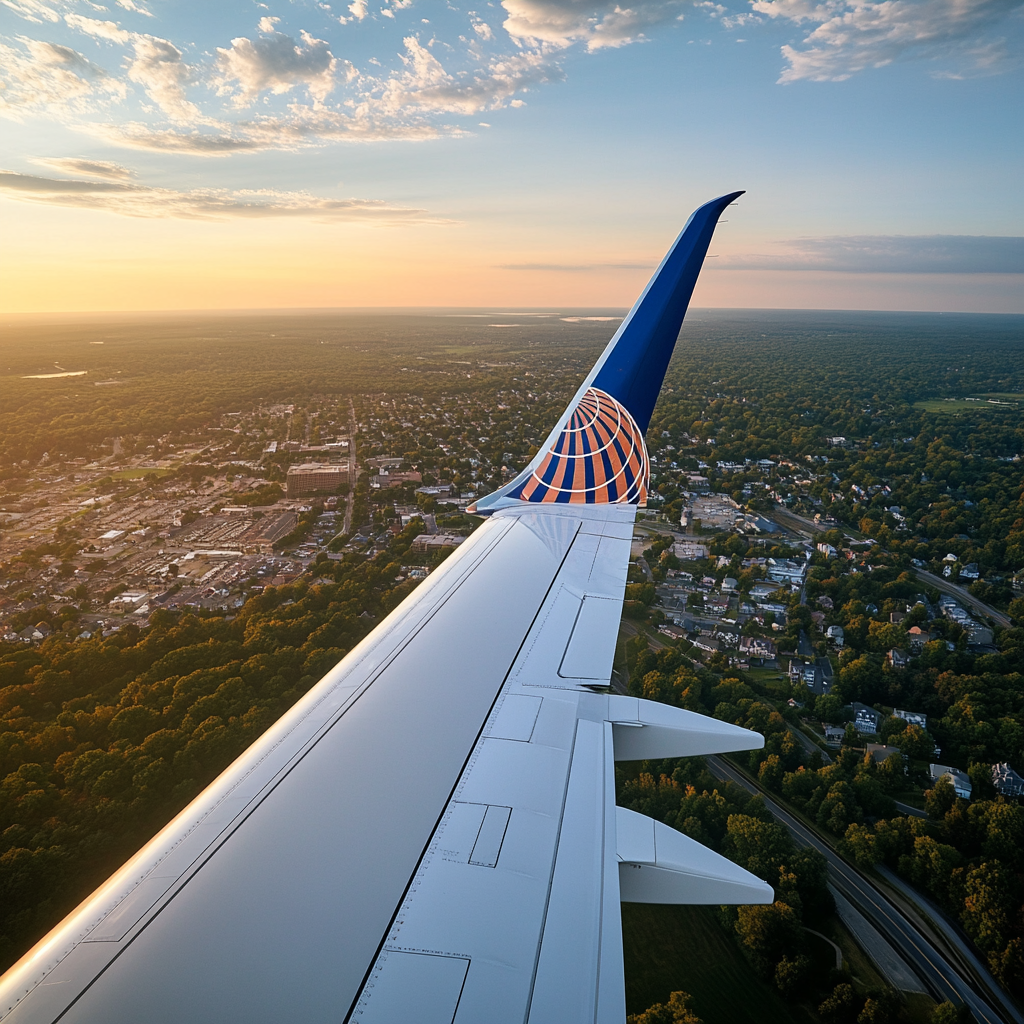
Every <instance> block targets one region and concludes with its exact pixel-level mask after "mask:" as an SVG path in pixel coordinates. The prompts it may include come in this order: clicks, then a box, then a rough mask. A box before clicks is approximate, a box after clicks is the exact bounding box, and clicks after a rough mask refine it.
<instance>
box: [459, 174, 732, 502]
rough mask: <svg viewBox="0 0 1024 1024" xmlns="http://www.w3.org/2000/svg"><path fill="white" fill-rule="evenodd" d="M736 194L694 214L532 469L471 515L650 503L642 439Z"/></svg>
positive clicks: (581, 388) (491, 496)
mask: <svg viewBox="0 0 1024 1024" xmlns="http://www.w3.org/2000/svg"><path fill="white" fill-rule="evenodd" d="M741 195H743V192H730V193H729V194H728V195H724V196H720V197H719V198H718V199H712V200H711V202H709V203H705V204H704V205H703V206H701V207H700V208H699V209H697V210H695V211H694V212H693V214H692V215H691V216H690V219H689V220H688V221H687V222H686V226H685V227H684V228H683V230H682V231H681V232H680V234H679V237H678V238H677V239H676V240H675V243H674V244H673V245H672V248H671V249H669V251H668V254H667V255H666V256H665V258H664V259H663V260H662V261H661V266H659V267H658V269H657V270H656V271H655V272H654V276H653V277H652V278H651V280H650V281H649V282H648V284H647V287H646V288H645V289H644V290H643V292H642V293H641V295H640V298H639V299H637V300H636V303H635V304H634V306H633V308H632V309H631V310H630V311H629V315H628V316H627V317H626V318H625V320H623V321H622V325H621V326H620V327H619V329H618V330H617V331H616V332H615V336H614V337H613V338H612V340H611V341H610V342H609V343H608V345H607V347H606V348H605V350H604V352H603V353H602V354H601V358H600V359H598V361H597V363H596V364H595V365H594V368H593V369H592V370H591V371H590V373H589V374H588V375H587V378H586V380H585V381H584V382H583V384H582V385H581V386H580V389H579V391H578V392H577V393H576V395H575V396H574V397H573V400H572V401H571V402H570V403H569V405H568V407H567V408H566V410H565V412H564V413H563V414H562V415H561V416H560V417H559V420H558V423H557V424H556V426H555V428H554V430H552V432H551V434H550V435H549V436H548V439H547V441H545V443H544V444H543V445H542V446H541V448H540V450H539V451H538V452H537V455H536V456H535V457H534V459H533V461H532V462H531V463H530V465H529V466H527V468H526V469H524V470H523V472H522V473H520V474H519V476H517V477H516V478H515V479H514V480H512V481H511V482H510V483H508V484H506V485H505V486H504V487H502V488H500V489H499V490H497V491H494V492H493V493H492V494H489V495H487V497H485V498H481V499H480V500H479V501H477V502H476V503H475V505H472V506H470V511H475V512H477V513H479V514H483V515H487V514H488V513H490V512H494V511H496V510H497V509H499V508H503V507H505V506H507V505H511V504H515V503H517V502H519V501H541V502H560V503H562V502H569V503H572V502H582V503H587V504H604V503H611V502H631V503H633V504H644V503H645V502H646V498H647V479H648V476H649V473H650V469H649V464H648V459H647V450H646V446H645V445H644V440H643V435H644V433H645V432H646V430H647V427H648V425H649V424H650V422H651V413H653V411H654V404H655V402H656V401H657V400H658V393H659V392H660V391H661V384H662V381H663V380H664V379H665V371H666V369H668V363H669V359H671V357H672V350H673V348H674V347H675V343H676V338H677V337H678V336H679V329H680V327H681V326H682V323H683V317H684V316H685V315H686V308H687V306H688V305H689V304H690V296H691V295H692V294H693V289H694V286H695V285H696V284H697V275H698V274H699V273H700V269H701V267H702V266H703V264H704V257H705V256H706V255H707V251H708V246H709V245H710V244H711V236H712V235H713V234H714V231H715V226H716V225H717V224H718V218H719V217H720V216H721V215H722V211H723V210H724V209H725V208H726V207H727V206H728V205H729V204H730V203H732V202H733V201H735V200H736V199H737V198H738V197H739V196H741Z"/></svg>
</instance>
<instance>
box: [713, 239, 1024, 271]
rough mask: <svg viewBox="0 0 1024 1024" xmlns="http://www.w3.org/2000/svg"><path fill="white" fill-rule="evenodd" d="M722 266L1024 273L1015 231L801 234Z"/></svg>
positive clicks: (1022, 243)
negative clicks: (775, 248) (773, 248)
mask: <svg viewBox="0 0 1024 1024" xmlns="http://www.w3.org/2000/svg"><path fill="white" fill-rule="evenodd" d="M714 266H715V269H719V270H838V271H845V272H848V273H865V274H866V273H876V274H877V273H883V274H1024V238H1022V237H1018V236H1013V235H853V236H847V237H833V238H799V239H794V240H792V241H788V242H783V243H781V244H780V247H779V251H777V252H773V253H766V254H757V255H753V254H751V255H731V256H725V255H723V256H722V257H721V259H720V260H717V261H716V263H715V264H714Z"/></svg>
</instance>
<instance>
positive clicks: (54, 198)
mask: <svg viewBox="0 0 1024 1024" xmlns="http://www.w3.org/2000/svg"><path fill="white" fill-rule="evenodd" d="M0 195H2V196H4V197H5V198H7V199H15V200H22V201H26V202H36V203H46V204H50V205H56V206H72V207H79V208H82V209H87V210H102V211H104V212H107V213H117V214H121V215H123V216H127V217H183V218H190V219H200V220H212V219H224V218H245V219H253V218H267V217H309V218H313V219H316V220H322V221H370V222H377V223H380V224H410V223H412V224H415V223H434V224H437V223H448V222H447V221H443V220H440V219H438V218H434V217H431V216H430V215H429V214H428V213H427V211H426V210H418V209H414V208H412V207H406V206H395V205H393V204H391V203H386V202H383V201H382V200H377V199H326V198H324V197H322V196H313V195H310V194H309V193H307V192H279V191H276V190H273V189H237V190H227V189H193V190H190V191H177V190H175V189H167V188H150V187H148V186H146V185H137V184H134V183H128V182H120V181H83V180H81V179H68V178H41V177H37V176H35V175H31V174H17V173H14V172H13V171H0Z"/></svg>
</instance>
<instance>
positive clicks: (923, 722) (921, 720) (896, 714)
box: [892, 708, 928, 729]
mask: <svg viewBox="0 0 1024 1024" xmlns="http://www.w3.org/2000/svg"><path fill="white" fill-rule="evenodd" d="M892 716H893V718H902V719H903V721H904V722H906V723H908V724H909V725H919V726H920V727H921V728H922V729H927V728H928V716H927V715H922V714H921V713H920V712H919V711H902V710H901V709H900V708H896V710H895V711H893V713H892Z"/></svg>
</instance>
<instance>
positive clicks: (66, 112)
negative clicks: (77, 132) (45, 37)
mask: <svg viewBox="0 0 1024 1024" xmlns="http://www.w3.org/2000/svg"><path fill="white" fill-rule="evenodd" d="M18 41H19V42H20V43H21V44H22V46H23V47H24V49H21V50H19V49H15V48H14V47H12V46H7V45H5V44H3V43H0V115H3V116H6V117H8V118H11V119H14V120H20V119H21V118H22V117H23V116H25V115H26V114H28V113H48V114H51V115H53V116H56V117H61V118H64V117H68V116H71V115H74V114H82V113H91V112H94V111H96V110H97V109H100V108H101V107H103V106H106V105H109V104H110V103H112V102H115V101H117V100H121V99H124V97H125V94H126V89H125V86H124V83H123V82H120V81H118V80H117V79H116V78H114V77H112V76H111V75H110V74H108V73H107V72H106V71H105V70H104V69H103V68H101V67H99V66H98V65H96V64H94V63H93V62H92V61H90V60H89V59H88V58H87V57H85V56H84V55H83V54H81V53H79V52H78V51H77V50H73V49H71V47H69V46H61V45H59V44H57V43H46V42H42V41H40V40H38V39H26V38H21V39H19V40H18Z"/></svg>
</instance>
